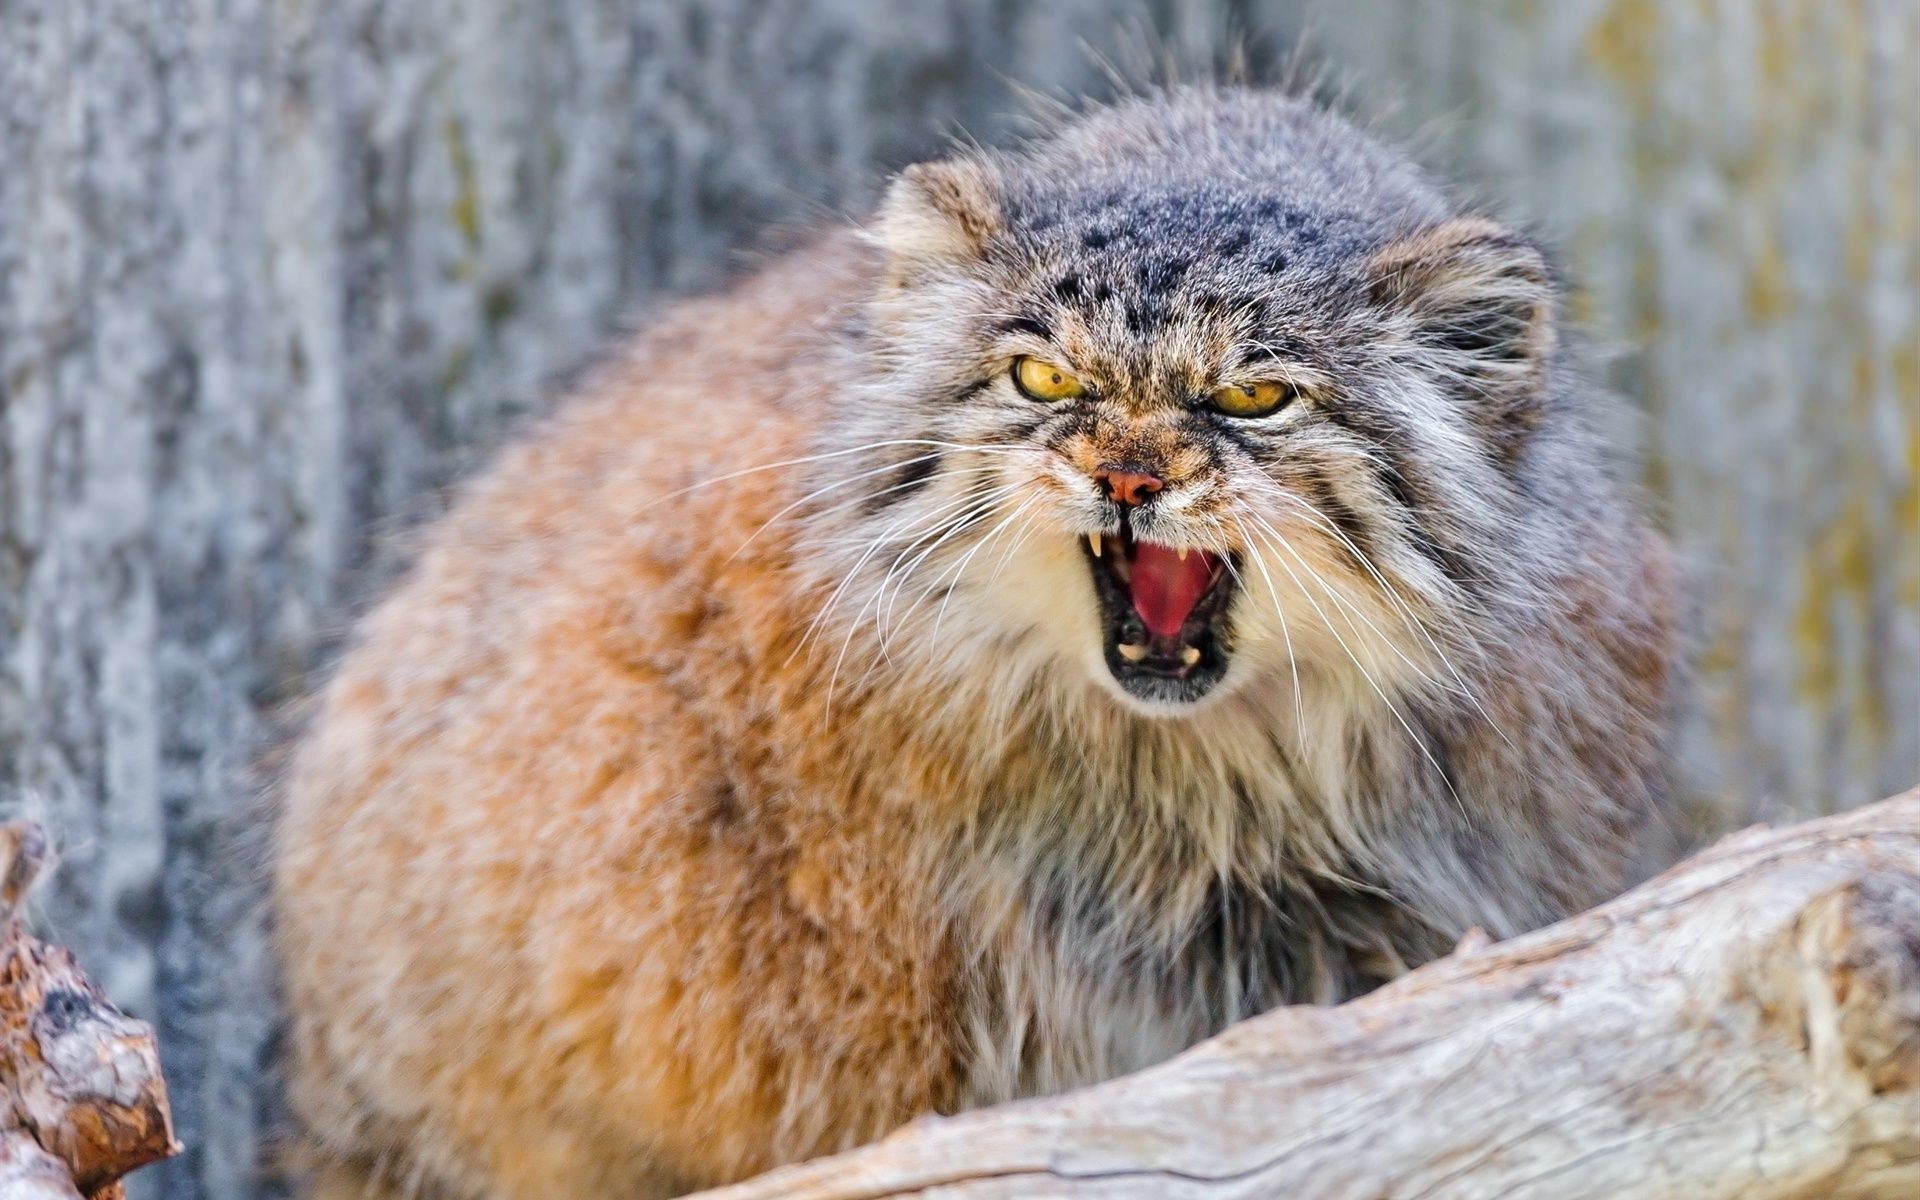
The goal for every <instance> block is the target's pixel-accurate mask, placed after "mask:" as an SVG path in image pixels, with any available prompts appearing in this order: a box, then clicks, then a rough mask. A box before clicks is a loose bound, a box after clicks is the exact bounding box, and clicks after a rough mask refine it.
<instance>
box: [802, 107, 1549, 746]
mask: <svg viewBox="0 0 1920 1200" xmlns="http://www.w3.org/2000/svg"><path fill="white" fill-rule="evenodd" d="M872 234H873V237H874V239H875V241H876V242H877V244H878V246H879V248H880V251H881V254H882V256H883V258H884V267H883V268H882V270H881V272H880V277H879V279H878V281H877V284H876V294H875V295H874V296H873V298H872V301H871V304H870V307H869V312H868V314H867V319H866V322H865V328H864V333H863V335H862V342H861V346H860V351H859V353H860V358H859V362H860V366H859V367H858V370H857V372H856V373H857V375H858V376H859V377H858V378H857V379H855V380H852V381H850V384H849V388H848V396H847V398H846V400H845V404H844V413H843V419H842V420H841V422H840V423H839V424H838V425H837V426H836V428H835V431H834V437H835V439H836V441H837V443H838V444H839V445H840V446H842V447H843V448H845V449H846V450H847V451H848V452H847V453H846V454H845V455H844V456H843V457H839V458H836V459H835V460H833V461H832V462H831V464H830V465H829V466H828V467H826V468H825V472H826V473H827V474H829V475H831V476H834V477H837V478H839V479H841V480H842V481H843V484H842V486H846V487H848V488H849V489H850V490H851V491H855V492H857V493H858V494H859V499H858V502H857V503H853V502H848V503H846V505H845V506H844V507H843V508H842V511H843V512H845V513H847V514H848V516H847V517H846V520H844V521H842V522H840V523H839V525H840V528H839V529H838V532H837V536H838V537H839V539H840V543H841V544H842V545H843V546H845V547H846V548H847V553H848V554H849V555H850V557H848V558H847V559H845V560H844V561H842V562H841V563H840V564H839V566H840V567H841V568H842V569H843V578H844V579H846V580H847V581H848V584H849V587H850V589H851V595H852V597H853V598H854V599H853V602H852V604H851V607H859V605H860V604H862V603H864V604H865V612H864V615H863V617H862V618H861V619H864V620H870V621H872V622H874V623H876V624H878V625H880V626H881V627H882V634H883V636H884V637H885V638H886V640H887V643H888V644H889V645H890V646H892V647H901V646H904V645H908V644H917V645H919V646H920V647H921V649H922V650H923V651H924V652H926V653H930V654H932V655H935V656H936V657H940V658H943V659H946V660H948V661H953V662H956V663H960V662H965V661H966V660H969V659H971V660H974V661H975V662H976V663H977V661H978V659H979V657H980V656H982V655H985V656H989V657H994V656H997V657H998V658H999V659H1000V660H1001V661H1003V662H1005V663H1007V664H1009V665H1010V666H1011V665H1014V664H1022V663H1024V664H1030V665H1032V666H1034V667H1036V668H1038V667H1040V666H1041V665H1043V664H1046V663H1058V662H1060V661H1062V660H1067V661H1071V662H1073V663H1076V664H1078V668H1077V669H1079V670H1080V671H1081V672H1082V673H1083V675H1084V681H1083V682H1085V683H1090V684H1091V685H1093V686H1095V687H1097V688H1100V689H1103V690H1104V691H1105V692H1107V693H1108V694H1109V695H1111V696H1112V697H1114V698H1116V699H1118V700H1119V701H1120V702H1121V703H1123V704H1124V705H1126V706H1128V707H1130V708H1133V709H1136V710H1140V711H1145V712H1149V713H1154V714H1160V715H1179V714H1184V713H1189V712H1192V711H1195V709H1196V707H1197V706H1198V705H1200V704H1201V703H1202V702H1205V701H1208V700H1210V699H1213V698H1217V697H1219V696H1222V695H1226V694H1230V693H1231V692H1233V691H1234V690H1235V689H1236V688H1239V687H1243V686H1245V685H1247V684H1249V683H1251V682H1253V681H1255V680H1259V679H1262V678H1265V679H1268V680H1270V681H1274V680H1277V681H1281V682H1282V684H1283V686H1297V683H1295V682H1294V681H1297V680H1298V678H1299V677H1300V676H1301V675H1302V674H1303V673H1305V674H1310V675H1316V676H1332V677H1337V678H1341V679H1345V680H1348V681H1350V682H1353V683H1355V684H1356V685H1359V686H1370V687H1373V688H1374V689H1376V690H1379V689H1384V688H1388V687H1406V686H1418V685H1419V681H1421V680H1428V679H1433V678H1437V677H1438V675H1439V670H1438V664H1439V662H1440V661H1442V660H1441V648H1442V646H1443V645H1444V644H1445V643H1447V642H1449V641H1456V642H1457V641H1458V640H1459V639H1462V638H1465V637H1467V636H1469V635H1470V634H1471V631H1472V616H1473V612H1474V595H1473V593H1474V588H1475V580H1476V578H1478V577H1482V576H1484V575H1486V574H1487V573H1495V572H1498V571H1499V570H1500V561H1501V556H1502V549H1501V545H1500V539H1501V537H1502V535H1503V533H1506V532H1510V529H1509V526H1510V515H1511V513H1512V512H1513V511H1514V508H1515V505H1516V504H1517V503H1518V502H1519V499H1520V498H1519V495H1518V488H1517V485H1516V483H1515V481H1514V478H1513V475H1512V472H1511V470H1510V468H1511V466H1512V464H1513V463H1515V462H1516V461H1517V460H1518V459H1520V458H1521V457H1523V456H1524V455H1525V453H1526V449H1527V445H1528V442H1529V439H1530V438H1531V437H1532V436H1533V435H1534V432H1535V430H1536V427H1537V426H1538V425H1539V424H1540V422H1541V420H1542V417H1543V414H1544V413H1545V411H1546V409H1547V388H1546V382H1545V381H1546V375H1547V370H1548V363H1549V357H1550V355H1551V352H1552V347H1553V341H1554V324H1553V299H1554V296H1553V288H1552V282H1551V277H1550V272H1549V270H1548V267H1547V265H1546V263H1545V261H1544V259H1543V258H1542V256H1541V254H1540V253H1539V251H1538V250H1537V249H1536V248H1535V247H1534V246H1533V245H1531V244H1530V243H1529V242H1528V241H1527V240H1525V239H1524V238H1522V237H1520V236H1518V235H1516V234H1515V233H1513V232H1511V231H1509V230H1507V229H1505V228H1503V227H1501V226H1499V225H1497V224H1495V223H1494V222H1492V221H1489V220H1486V219H1484V218H1481V217H1477V216H1472V215H1466V214H1464V213H1462V212H1461V211H1459V210H1458V209H1457V208H1456V206H1455V205H1453V204H1452V203H1451V202H1450V201H1449V200H1448V198H1447V197H1446V196H1445V194H1444V193H1443V192H1442V191H1441V190H1440V189H1439V188H1438V187H1436V186H1435V185H1434V184H1433V183H1431V182H1430V181H1429V180H1428V179H1427V178H1426V177H1425V176H1424V175H1422V174H1421V173H1420V172H1419V171H1418V170H1417V169H1415V168H1414V167H1413V166H1411V165H1410V164H1409V163H1408V162H1407V161H1406V160H1405V159H1404V158H1402V157H1400V156H1399V155H1397V154H1395V153H1393V152H1391V151H1389V150H1387V149H1385V148H1384V147H1382V146H1381V145H1380V144H1379V143H1377V142H1375V141H1373V140H1372V139H1370V138H1368V137H1367V136H1365V135H1363V134H1362V133H1360V132H1359V131H1358V130H1356V129H1354V128H1353V127H1352V126H1350V125H1348V124H1347V123H1345V122H1343V121H1341V120H1340V119H1338V118H1336V117H1334V116H1331V115H1329V114H1328V113H1326V112H1324V111H1322V110H1320V109H1318V108H1316V107H1314V106H1313V105H1311V104H1309V103H1307V102H1305V101H1302V100H1299V99H1295V98H1290V97H1285V96H1278V95H1270V94H1262V93H1256V92H1244V91H1218V90H1204V91H1193V92H1184V93H1175V94H1171V95H1161V96H1157V97H1152V98H1148V99H1142V100H1135V101H1132V102H1129V103H1126V104H1122V105H1120V106H1117V107H1114V108H1110V109H1107V110H1103V111H1101V112H1098V113H1096V114H1094V115H1092V116H1090V117H1086V118H1083V119H1081V120H1079V121H1078V122H1077V123H1075V124H1073V125H1070V126H1068V127H1066V128H1065V129H1063V130H1061V131H1059V132H1058V133H1056V134H1055V135H1053V136H1051V137H1048V138H1045V139H1042V140H1039V141H1037V142H1035V143H1033V144H1031V145H1029V146H1027V147H1025V148H1023V149H1021V150H1019V151H1016V152H1010V153H986V152H980V153H974V154H969V155H967V156H965V157H961V158H956V159H952V160H948V161H942V162H935V163H928V164H922V165H919V166H916V167H913V168H910V169H908V170H907V171H906V172H905V173H904V174H902V175H901V176H900V178H899V179H898V180H897V181H896V182H895V183H894V184H893V186H892V188H891V190H890V191H889V192H888V194H887V196H886V198H885V200H884V202H883V203H882V205H881V207H880V209H879V212H878V215H877V217H876V219H875V221H874V223H873V225H872ZM861 446H865V447H868V449H865V450H857V451H856V450H855V449H854V448H855V447H861ZM855 477H857V480H856V478H855ZM846 481H852V482H846ZM849 522H850V523H851V528H847V525H848V523H849Z"/></svg>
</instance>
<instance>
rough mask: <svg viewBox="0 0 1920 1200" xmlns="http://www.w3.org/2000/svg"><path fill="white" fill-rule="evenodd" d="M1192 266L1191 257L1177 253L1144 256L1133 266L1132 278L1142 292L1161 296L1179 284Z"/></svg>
mask: <svg viewBox="0 0 1920 1200" xmlns="http://www.w3.org/2000/svg"><path fill="white" fill-rule="evenodd" d="M1192 266H1193V260H1192V259H1189V258H1186V257H1183V256H1181V255H1177V254H1176V255H1169V256H1166V257H1152V258H1145V259H1142V260H1141V261H1140V263H1139V265H1137V266H1136V267H1135V268H1134V278H1135V280H1136V281H1137V283H1138V285H1139V288H1140V290H1141V291H1142V292H1144V293H1146V294H1147V295H1149V296H1163V295H1165V294H1166V293H1168V292H1170V291H1172V290H1173V289H1174V288H1175V287H1178V286H1179V284H1180V281H1181V280H1182V279H1183V278H1185V277H1186V274H1187V270H1188V268H1190V267H1192Z"/></svg>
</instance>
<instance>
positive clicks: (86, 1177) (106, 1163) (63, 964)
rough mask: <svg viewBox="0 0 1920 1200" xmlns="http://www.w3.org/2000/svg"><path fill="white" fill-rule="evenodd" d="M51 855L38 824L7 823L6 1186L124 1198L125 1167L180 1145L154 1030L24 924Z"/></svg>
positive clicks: (1, 832)
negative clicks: (24, 905) (26, 902)
mask: <svg viewBox="0 0 1920 1200" xmlns="http://www.w3.org/2000/svg"><path fill="white" fill-rule="evenodd" d="M46 858H47V842H46V837H45V835H44V834H43V833H42V832H41V831H40V830H39V829H38V828H36V827H35V826H33V825H31V824H27V823H24V822H11V823H7V824H4V825H0V1196H5V1197H8V1200H12V1197H14V1195H15V1192H14V1191H11V1190H8V1189H10V1188H12V1187H15V1186H17V1187H19V1188H21V1189H24V1193H23V1194H24V1195H34V1194H36V1189H38V1192H39V1194H50V1195H61V1194H71V1193H72V1192H74V1191H77V1192H79V1193H81V1194H84V1195H86V1196H88V1197H89V1198H90V1200H117V1198H118V1197H119V1196H120V1195H121V1194H122V1193H121V1189H120V1186H119V1181H120V1179H121V1177H123V1176H125V1175H127V1174H128V1173H130V1172H132V1171H135V1170H138V1169H139V1168H141V1167H144V1166H146V1165H148V1164H150V1163H154V1162H159V1161H160V1160H162V1159H165V1158H167V1157H169V1156H171V1155H174V1154H177V1153H179V1150H180V1146H179V1144H178V1143H176V1142H175V1141H174V1139H173V1126H172V1122H171V1118H170V1116H169V1113H168V1107H167V1087H166V1081H165V1080H164V1079H163V1078H162V1077H161V1074H160V1058H159V1052H158V1049H157V1048H156V1047H155V1045H154V1040H153V1030H152V1029H151V1028H150V1027H149V1026H148V1025H146V1024H145V1023H144V1022H141V1021H135V1020H132V1019H130V1018H128V1017H127V1016H126V1015H125V1014H123V1013H121V1012H120V1011H119V1010H118V1009H116V1008H114V1006H113V1005H112V1004H111V1003H109V1002H108V1001H107V998H106V997H105V996H104V995H102V994H101V992H100V989H99V988H97V987H95V986H94V985H93V982H92V980H90V979H88V978H87V977H86V975H85V974H84V973H83V972H82V971H81V970H80V968H79V966H78V964H76V963H75V962H74V959H73V955H71V954H69V953H68V952H67V951H65V950H63V949H61V948H59V947H57V946H48V945H45V944H44V943H42V942H40V941H39V940H37V939H35V938H34V937H33V936H32V935H30V934H28V933H27V931H26V928H25V925H24V922H23V919H22V915H21V912H20V905H21V902H22V900H23V898H24V897H25V895H26V893H27V891H28V889H29V888H31V887H32V885H33V882H34V879H35V877H36V876H37V875H38V874H40V872H41V871H42V869H43V867H44V865H45V861H46ZM62 1185H64V1186H65V1187H66V1188H67V1189H68V1190H67V1192H66V1193H62V1192H61V1191H60V1190H59V1189H60V1187H61V1186H62ZM49 1189H51V1190H50V1191H49Z"/></svg>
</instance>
